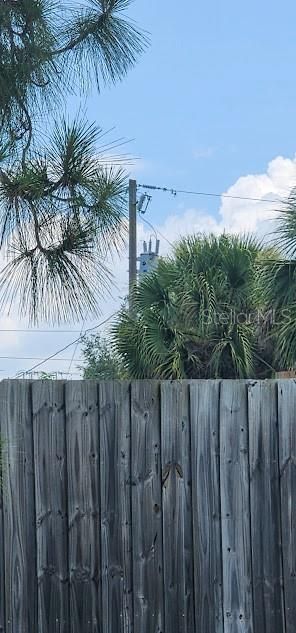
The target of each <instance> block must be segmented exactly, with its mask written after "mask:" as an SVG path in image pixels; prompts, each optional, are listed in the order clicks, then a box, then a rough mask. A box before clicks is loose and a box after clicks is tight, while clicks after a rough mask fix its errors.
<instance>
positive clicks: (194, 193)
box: [138, 185, 283, 204]
mask: <svg viewBox="0 0 296 633" xmlns="http://www.w3.org/2000/svg"><path fill="white" fill-rule="evenodd" d="M138 187H140V188H141V189H150V190H152V191H163V192H164V193H170V194H172V195H173V196H176V195H177V194H178V193H181V194H185V195H190V196H206V197H207V196H209V197H212V198H230V199H231V200H250V201H252V202H272V203H274V204H280V203H281V202H283V201H281V200H273V199H270V198H251V197H250V196H233V195H231V194H229V193H212V192H205V191H189V190H188V191H187V190H186V189H174V188H172V187H158V186H156V185H138Z"/></svg>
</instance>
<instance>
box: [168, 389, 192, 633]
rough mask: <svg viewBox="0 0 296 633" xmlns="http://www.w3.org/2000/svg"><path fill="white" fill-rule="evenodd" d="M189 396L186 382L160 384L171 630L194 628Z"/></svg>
mask: <svg viewBox="0 0 296 633" xmlns="http://www.w3.org/2000/svg"><path fill="white" fill-rule="evenodd" d="M188 395H189V394H188V385H187V383H185V382H183V383H182V382H175V383H170V382H163V383H162V384H161V459H162V512H163V561H164V587H165V591H164V613H165V626H166V630H167V631H171V633H174V632H176V633H191V632H192V631H194V630H195V626H194V602H193V599H194V598H193V543H192V512H191V506H192V502H191V460H190V418H189V398H188ZM172 553H174V555H173V556H172Z"/></svg>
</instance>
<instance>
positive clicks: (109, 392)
mask: <svg viewBox="0 0 296 633" xmlns="http://www.w3.org/2000/svg"><path fill="white" fill-rule="evenodd" d="M130 442H131V429H130V385H129V384H128V383H119V382H115V383H111V382H110V383H102V384H101V385H100V469H101V470H100V472H101V476H100V478H101V543H102V560H101V567H102V597H103V631H104V633H105V632H108V633H130V632H131V630H132V620H133V613H132V607H133V605H132V558H131V495H130V488H131V477H130V448H131V443H130Z"/></svg>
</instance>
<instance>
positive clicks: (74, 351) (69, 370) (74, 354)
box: [68, 319, 85, 374]
mask: <svg viewBox="0 0 296 633" xmlns="http://www.w3.org/2000/svg"><path fill="white" fill-rule="evenodd" d="M84 326H85V319H84V320H83V323H82V328H81V332H80V336H81V337H82V336H83V332H84ZM78 345H79V339H78V341H77V343H76V345H75V347H74V350H73V354H72V358H71V360H70V365H69V368H68V373H69V374H70V372H71V368H72V365H73V361H74V358H75V356H76V352H77V348H78ZM76 360H79V359H76Z"/></svg>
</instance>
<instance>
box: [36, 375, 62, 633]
mask: <svg viewBox="0 0 296 633" xmlns="http://www.w3.org/2000/svg"><path fill="white" fill-rule="evenodd" d="M32 405H33V431H34V460H35V491H36V523H37V525H36V541H37V577H38V633H56V632H57V633H68V631H69V629H70V627H69V624H70V623H69V574H68V516H67V471H66V434H65V403H64V384H63V383H62V382H56V381H51V380H45V381H43V382H39V381H36V382H33V384H32Z"/></svg>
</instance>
